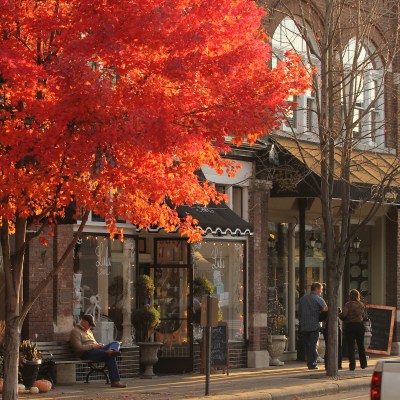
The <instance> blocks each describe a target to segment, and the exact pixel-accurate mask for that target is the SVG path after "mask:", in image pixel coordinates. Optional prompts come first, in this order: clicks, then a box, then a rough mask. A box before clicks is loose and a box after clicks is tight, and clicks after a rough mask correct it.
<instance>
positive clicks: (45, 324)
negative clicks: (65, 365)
mask: <svg viewBox="0 0 400 400" xmlns="http://www.w3.org/2000/svg"><path fill="white" fill-rule="evenodd" d="M52 268H53V240H52V239H51V238H49V244H48V245H47V246H44V245H42V244H41V243H40V242H39V240H38V238H35V239H32V240H31V242H30V245H29V251H28V253H27V257H26V259H25V266H24V278H23V279H24V290H23V293H24V295H23V296H24V300H27V299H29V298H31V295H32V292H33V290H34V289H35V288H36V286H37V285H38V284H39V283H40V282H42V281H43V279H44V278H45V277H46V276H47V274H48V273H49V272H50V271H51V269H52ZM52 332H53V287H52V285H48V286H47V287H46V288H45V290H44V291H43V292H42V294H41V295H40V297H39V299H38V300H37V301H36V302H35V303H34V305H33V306H32V308H31V310H30V311H29V313H28V315H27V317H26V319H25V323H24V328H23V333H22V336H23V338H27V339H33V340H35V339H36V338H37V339H38V340H40V341H48V340H52Z"/></svg>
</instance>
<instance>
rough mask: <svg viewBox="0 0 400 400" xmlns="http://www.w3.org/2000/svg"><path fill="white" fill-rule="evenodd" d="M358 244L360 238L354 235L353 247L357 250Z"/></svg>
mask: <svg viewBox="0 0 400 400" xmlns="http://www.w3.org/2000/svg"><path fill="white" fill-rule="evenodd" d="M360 244H361V239H360V238H359V237H358V236H356V237H355V238H354V240H353V247H354V248H355V249H356V250H357V249H359V248H360Z"/></svg>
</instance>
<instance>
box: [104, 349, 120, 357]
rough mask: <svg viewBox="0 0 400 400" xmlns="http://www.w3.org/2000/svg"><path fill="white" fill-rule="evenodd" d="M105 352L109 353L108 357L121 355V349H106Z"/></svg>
mask: <svg viewBox="0 0 400 400" xmlns="http://www.w3.org/2000/svg"><path fill="white" fill-rule="evenodd" d="M105 353H106V354H107V356H108V357H118V356H119V355H121V352H120V351H115V350H106V351H105Z"/></svg>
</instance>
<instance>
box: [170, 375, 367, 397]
mask: <svg viewBox="0 0 400 400" xmlns="http://www.w3.org/2000/svg"><path fill="white" fill-rule="evenodd" d="M370 383H371V378H370V377H360V378H357V377H354V378H348V379H343V380H337V381H334V380H332V381H331V382H330V381H329V382H320V385H316V384H308V385H301V386H299V385H297V386H291V387H288V388H286V389H285V388H282V389H269V390H265V391H264V390H263V391H256V392H255V391H254V392H245V393H230V394H215V395H213V394H210V395H208V396H203V397H190V400H204V399H205V398H207V399H210V400H232V399H240V400H300V399H305V398H308V397H316V396H318V397H319V396H325V395H335V394H338V393H341V392H350V391H353V390H359V389H366V388H369V386H370ZM177 400H187V397H185V398H183V397H182V398H179V399H177Z"/></svg>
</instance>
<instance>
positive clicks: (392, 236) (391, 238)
mask: <svg viewBox="0 0 400 400" xmlns="http://www.w3.org/2000/svg"><path fill="white" fill-rule="evenodd" d="M399 213H400V210H399V209H398V208H397V207H395V206H393V207H391V208H390V210H389V211H388V213H387V217H386V305H388V306H391V307H396V309H397V311H396V320H395V324H394V332H393V342H392V354H396V355H397V354H400V321H399V316H398V314H399V311H398V310H400V270H399V265H400V247H399V242H400V229H399V228H400V227H399V223H400V218H399Z"/></svg>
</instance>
